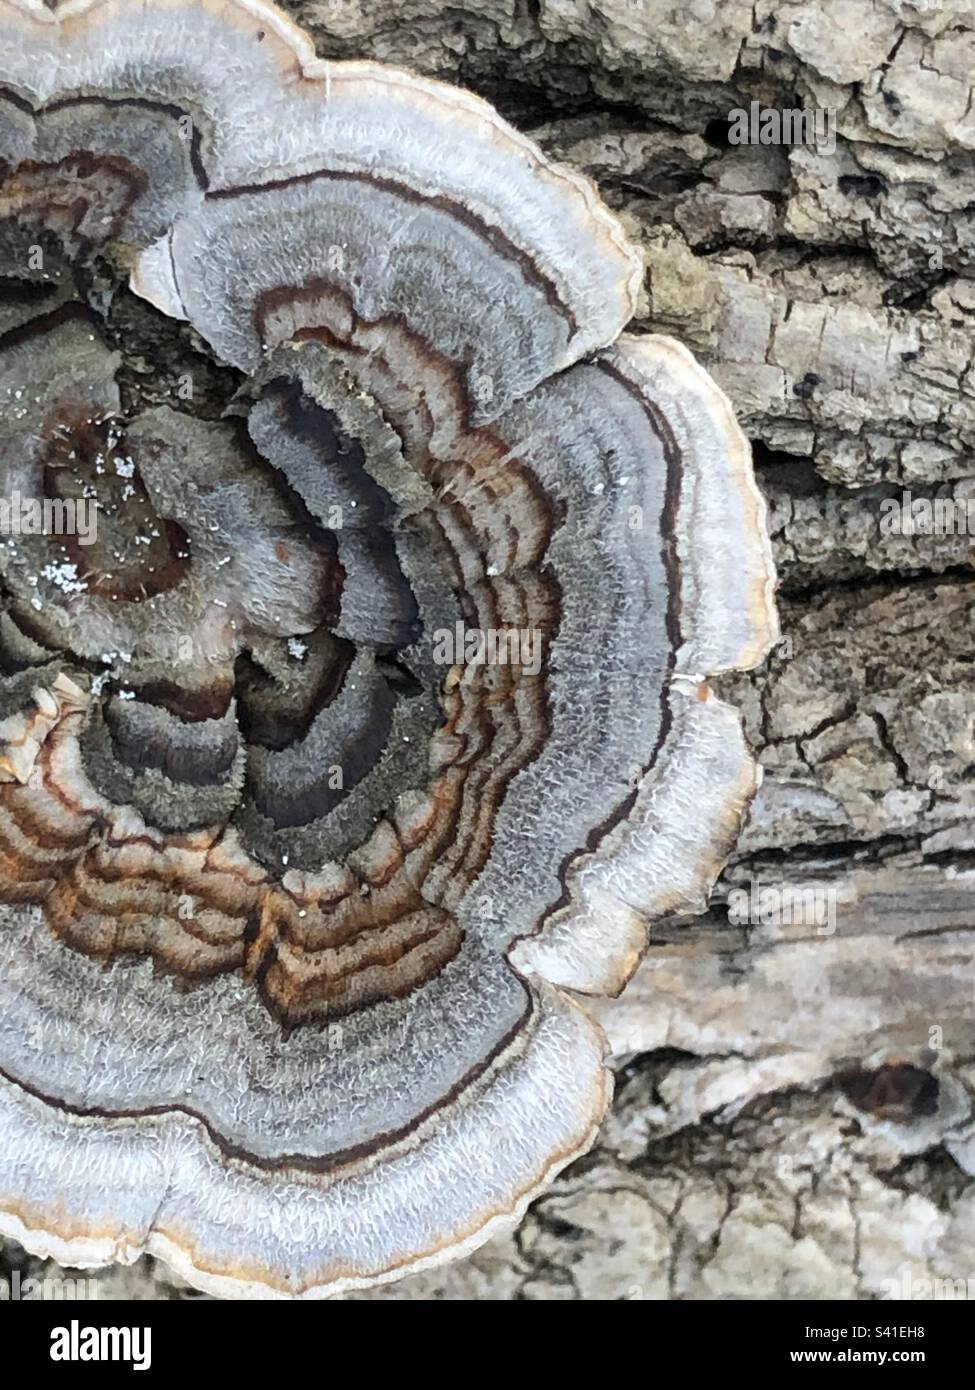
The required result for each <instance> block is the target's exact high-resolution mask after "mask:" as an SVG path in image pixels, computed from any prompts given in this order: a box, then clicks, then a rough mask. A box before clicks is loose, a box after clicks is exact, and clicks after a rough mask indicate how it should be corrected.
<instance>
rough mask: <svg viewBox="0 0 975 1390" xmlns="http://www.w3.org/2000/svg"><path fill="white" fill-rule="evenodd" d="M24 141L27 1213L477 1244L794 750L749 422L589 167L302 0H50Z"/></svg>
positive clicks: (18, 487) (20, 945)
mask: <svg viewBox="0 0 975 1390" xmlns="http://www.w3.org/2000/svg"><path fill="white" fill-rule="evenodd" d="M0 161H2V163H0V275H2V279H0V287H2V295H0V405H2V421H0V475H2V483H0V500H2V504H3V506H5V507H6V508H7V512H6V513H5V517H6V523H7V524H6V525H5V529H6V531H7V533H8V534H7V535H6V536H5V537H3V539H2V544H0V596H2V610H0V901H2V906H0V1232H2V1233H3V1234H5V1235H7V1236H10V1237H13V1238H15V1239H17V1240H19V1241H21V1242H22V1243H23V1244H24V1245H26V1246H27V1247H28V1248H30V1249H32V1250H34V1251H36V1252H39V1253H44V1254H50V1255H52V1256H54V1257H55V1258H57V1259H59V1260H61V1261H62V1262H63V1263H67V1264H72V1265H94V1264H100V1263H104V1262H107V1261H109V1260H113V1259H116V1260H132V1259H134V1258H135V1257H136V1255H137V1254H138V1253H140V1252H141V1251H143V1250H148V1251H149V1252H151V1253H153V1254H155V1255H158V1256H160V1257H162V1258H163V1259H164V1260H166V1261H167V1262H169V1263H170V1264H171V1265H172V1266H173V1267H174V1268H175V1269H176V1270H178V1271H179V1272H180V1273H181V1274H183V1275H184V1276H185V1277H186V1278H187V1279H188V1280H189V1281H190V1282H191V1283H193V1284H195V1285H196V1286H198V1287H199V1288H201V1289H206V1290H209V1291H212V1292H214V1293H217V1294H221V1295H230V1296H233V1295H244V1296H247V1295H251V1296H277V1295H292V1296H298V1295H303V1296H321V1295H322V1294H327V1293H334V1292H340V1291H342V1290H347V1289H353V1288H358V1287H363V1286H365V1285H368V1284H370V1283H374V1282H377V1281H380V1280H382V1279H386V1278H392V1277H396V1276H397V1275H399V1274H402V1273H404V1272H406V1271H408V1270H410V1269H418V1268H421V1267H425V1266H428V1265H431V1264H435V1263H437V1262H440V1261H442V1260H444V1259H446V1258H449V1257H451V1256H453V1255H457V1254H460V1253H463V1252H465V1251H469V1250H471V1249H473V1248H474V1247H475V1246H476V1245H477V1244H479V1243H480V1242H481V1241H483V1240H484V1239H486V1238H487V1237H488V1236H489V1235H490V1234H492V1233H493V1232H495V1231H496V1230H498V1229H499V1228H501V1227H503V1226H504V1225H505V1223H509V1222H512V1221H513V1220H516V1219H517V1218H518V1216H519V1215H520V1213H521V1212H523V1210H524V1209H525V1206H526V1204H527V1203H528V1201H529V1200H530V1199H531V1198H532V1197H533V1195H535V1194H536V1193H537V1192H538V1191H539V1190H540V1188H541V1187H542V1186H543V1185H544V1184H545V1183H546V1182H547V1181H548V1180H550V1178H551V1177H552V1175H553V1174H555V1173H556V1172H557V1171H558V1170H559V1169H560V1168H562V1167H563V1166H564V1165H565V1164H566V1163H568V1162H569V1161H570V1160H571V1159H572V1158H573V1157H575V1156H576V1155H578V1154H580V1153H581V1152H583V1151H584V1150H585V1149H586V1148H587V1146H588V1145H589V1144H590V1143H591V1142H592V1139H593V1137H594V1134H595V1132H596V1128H597V1126H598V1125H599V1122H600V1119H601V1116H602V1115H603V1112H604V1109H605V1106H606V1104H607V1098H608V1094H609V1088H610V1081H609V1077H610V1073H609V1071H608V1069H607V1066H606V1062H605V1058H604V1051H605V1048H604V1040H603V1037H602V1034H601V1033H600V1031H599V1029H598V1028H597V1026H596V1025H595V1024H594V1023H593V1022H592V1021H591V1019H590V1017H589V1015H588V1014H587V1012H586V1011H585V1008H584V1007H582V1004H581V1002H580V1000H581V996H585V995H602V994H611V993H614V992H618V991H619V990H620V989H621V988H622V987H623V985H624V984H625V982H626V980H627V978H628V976H629V975H630V973H631V972H632V971H633V969H634V967H635V965H636V963H637V961H638V959H639V956H640V953H641V951H642V950H643V949H644V947H645V944H646V940H647V932H648V929H649V926H650V924H651V923H652V922H653V920H654V919H655V918H657V917H659V916H661V915H662V914H665V913H670V912H673V911H689V910H694V909H696V908H698V907H700V906H701V905H702V903H703V901H704V899H705V897H706V894H707V892H708V890H709V888H710V886H711V884H712V882H713V880H714V877H715V875H716V874H717V872H718V870H719V868H720V865H721V863H722V862H723V859H724V858H725V857H726V856H727V854H728V852H729V850H730V847H731V846H732V844H733V842H734V837H735V835H736V833H737V830H738V827H739V825H740V821H741V818H742V815H743V813H744V810H745V808H746V806H747V804H748V801H749V799H750V797H751V795H752V794H753V792H754V789H755V785H756V777H757V774H756V770H755V768H754V766H753V763H752V761H751V759H750V757H749V754H748V752H747V750H746V747H745V744H744V741H743V736H742V732H741V728H740V723H739V720H738V717H737V715H736V713H735V712H734V711H733V710H731V709H730V708H728V707H727V706H725V705H724V704H722V703H721V702H720V701H719V700H717V699H716V698H715V697H714V696H713V695H712V694H711V692H710V690H709V688H708V686H707V683H706V682H707V677H708V676H710V675H713V674H715V673H719V672H722V671H726V670H730V669H735V668H747V667H749V666H751V665H754V664H756V663H757V662H759V661H760V660H761V659H762V657H763V656H764V654H765V653H766V652H767V650H768V648H769V646H770V644H771V643H772V641H773V640H774V638H775V615H774V608H773V602H772V591H773V579H774V577H773V572H772V565H771V560H770V554H769V547H768V543H767V540H766V537H765V532H764V510H763V504H762V501H761V498H760V495H759V493H758V491H757V489H756V487H755V484H754V481H753V478H752V474H751V465H750V458H749V451H748V446H747V444H746V441H745V439H744V437H743V435H742V434H741V432H740V431H739V429H738V427H737V425H736V423H735V421H734V418H733V415H732V412H731V409H730V406H729V404H728V402H727V401H726V399H725V398H724V396H723V395H722V393H721V392H720V391H719V390H718V388H717V387H716V386H715V385H714V383H713V382H712V381H711V380H710V378H709V377H708V376H707V374H706V373H705V372H704V370H703V369H701V368H700V367H699V366H698V365H697V364H696V363H695V361H694V359H693V358H692V357H691V355H690V354H689V353H688V352H687V351H686V350H685V349H683V348H682V347H681V346H679V345H678V344H677V343H675V342H673V341H671V340H669V339H667V338H661V337H654V336H632V335H627V334H625V333H624V332H623V330H624V327H625V325H626V323H627V320H628V319H629V318H630V317H631V315H632V312H633V308H634V303H635V296H636V292H637V289H638V286H639V283H640V279H641V274H642V269H641V261H640V257H639V255H638V254H637V252H636V250H635V249H634V248H633V247H632V246H631V245H630V244H629V243H628V242H627V240H626V237H625V235H624V232H623V230H622V228H621V226H620V225H619V223H618V222H617V221H616V219H615V218H614V217H613V215H612V214H611V213H610V212H609V211H608V210H607V209H606V208H605V207H604V206H603V205H602V204H601V202H600V201H599V198H598V196H597V194H596V192H595V190H594V189H593V187H592V186H591V185H590V184H589V183H588V182H587V181H586V180H585V179H584V178H582V177H580V176H579V175H577V174H575V173H573V172H571V171H568V170H566V169H564V168H560V167H558V166H555V165H553V164H551V163H550V162H549V161H548V160H547V159H546V158H545V156H544V155H543V154H542V153H541V151H540V150H539V149H538V148H537V147H536V146H535V145H534V144H532V143H531V142H530V141H529V140H528V139H526V138H525V137H523V136H522V135H520V134H518V133H517V132H516V131H515V130H513V129H512V128H510V127H509V126H508V125H507V124H506V123H505V122H504V121H503V120H502V119H501V118H500V117H499V116H498V115H497V113H496V112H495V111H494V110H493V109H492V108H491V107H489V106H488V105H487V104H485V103H484V102H483V101H481V100H479V99H477V98H475V97H473V96H470V95H468V94H467V93H465V92H463V91H459V90H455V89H453V88H449V87H447V86H444V85H441V84H439V83H436V82H432V81H427V80H425V79H422V78H420V77H418V76H414V75H411V74H409V73H405V72H400V71H395V70H391V69H387V68H384V67H382V66H380V65H376V64H372V63H326V62H324V61H321V60H319V59H316V57H315V55H314V52H313V49H312V46H311V44H310V42H309V41H308V40H307V38H306V37H305V36H304V35H303V34H302V33H301V32H300V31H299V30H297V29H296V28H295V27H294V26H293V25H292V24H291V23H290V21H288V20H287V19H286V18H285V17H284V16H283V15H282V14H281V13H280V12H278V11H277V10H275V9H274V8H273V7H272V6H270V5H268V4H266V3H263V0H220V3H216V0H202V3H200V0H192V3H191V0H68V3H64V4H61V5H59V6H58V5H54V6H50V7H49V6H47V5H45V4H42V3H40V0H0ZM146 301H147V302H146ZM120 306H121V308H120ZM126 306H127V311H132V312H134V309H133V306H135V307H136V308H137V309H138V312H139V313H141V314H143V315H144V316H150V317H151V319H152V323H153V325H154V326H155V330H156V331H158V334H159V335H160V336H159V337H158V338H157V341H160V342H161V341H163V340H164V339H165V334H166V333H169V334H171V335H173V336H171V338H170V339H165V341H167V342H168V341H171V342H173V343H178V344H179V345H180V348H179V350H180V351H181V352H184V353H187V354H190V356H191V357H192V358H193V360H194V361H197V362H199V361H204V360H206V361H208V362H209V363H210V366H211V368H212V370H213V371H215V372H219V373H222V374H223V375H222V377H221V380H225V381H229V382H230V388H229V389H227V390H226V391H225V392H224V397H225V398H222V399H221V400H220V401H219V402H218V403H217V405H216V407H213V405H212V401H211V403H210V408H209V409H207V408H204V407H203V406H201V404H200V402H199V401H198V400H194V399H192V397H191V394H190V395H181V394H180V393H179V392H177V391H174V390H167V389H166V387H165V385H164V387H163V388H161V389H159V390H157V391H156V394H155V395H154V396H153V394H152V391H151V389H144V388H143V387H142V386H139V385H138V383H139V382H140V381H141V380H142V378H141V377H140V376H139V373H140V372H141V373H143V374H144V373H145V371H146V364H145V362H144V361H143V362H140V361H139V360H137V359H138V352H137V350H136V345H135V344H134V342H133V337H132V334H131V333H127V332H126V331H125V328H124V319H123V320H122V321H121V322H122V327H120V320H119V318H118V317H117V316H118V314H119V313H120V312H121V309H125V308H126ZM150 306H152V307H150ZM204 349H205V350H206V353H207V354H208V357H206V358H205V357H204ZM190 375H191V376H192V373H190ZM134 382H135V383H136V385H134V384H133V383H134ZM28 504H29V505H28ZM18 507H19V510H18ZM86 507H89V508H94V511H93V517H94V521H95V522H97V525H95V524H92V525H91V527H90V528H89V532H88V533H87V534H85V533H84V530H83V528H82V526H81V525H80V524H78V523H79V518H80V517H82V515H83V513H84V509H85V508H86ZM45 509H46V510H45ZM38 515H40V516H41V523H40V524H33V523H36V522H37V518H38ZM72 518H73V519H74V523H75V524H74V526H73V528H72V526H71V525H70V524H69V523H70V522H71V520H72ZM32 519H33V523H32ZM15 523H16V524H15ZM48 523H53V524H48Z"/></svg>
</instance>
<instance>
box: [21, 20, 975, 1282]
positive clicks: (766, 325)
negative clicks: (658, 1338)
mask: <svg viewBox="0 0 975 1390" xmlns="http://www.w3.org/2000/svg"><path fill="white" fill-rule="evenodd" d="M286 8H287V9H288V10H289V11H290V12H291V13H292V14H293V15H294V16H295V17H296V18H297V19H298V20H299V21H300V22H301V23H302V24H303V25H304V26H305V27H306V28H308V29H309V30H310V32H311V33H312V34H313V35H314V37H315V39H316V42H317V44H318V48H319V51H320V52H321V53H322V54H323V55H325V56H328V57H335V58H347V57H375V58H378V59H381V60H383V61H387V62H392V63H397V64H400V65H407V66H411V67H414V68H417V69H419V70H420V71H422V72H425V73H428V74H431V75H434V76H438V77H441V78H446V79H448V80H452V81H457V82H460V83H462V84H464V85H466V86H468V87H472V88H474V89H475V90H477V91H479V92H481V93H482V94H483V95H485V96H486V97H488V98H489V99H490V100H491V101H493V102H494V103H495V104H496V105H498V106H499V107H500V109H501V110H502V111H503V112H504V114H505V115H507V116H508V117H509V118H510V119H511V120H513V121H514V122H515V123H516V124H517V125H519V126H520V127H521V128H522V129H525V130H527V131H528V132H529V133H531V134H532V135H533V136H534V137H535V138H536V139H538V140H539V141H540V142H541V144H542V145H543V146H544V147H545V148H546V149H547V150H548V151H549V152H550V153H552V154H554V155H555V156H557V157H558V158H560V159H563V160H565V161H566V162H568V163H570V164H572V165H574V166H575V167H577V168H579V169H581V170H583V171H585V172H586V173H588V174H590V175H591V176H592V177H593V178H594V179H595V180H596V182H597V183H598V185H599V187H600V189H601V191H602V194H603V197H604V198H605V200H606V201H607V202H608V203H609V204H610V205H611V206H613V207H614V208H615V209H617V210H618V211H619V212H620V213H621V214H622V216H623V218H624V220H625V222H626V224H627V226H628V228H629V230H630V231H631V233H632V234H633V236H634V238H635V239H636V240H637V241H638V242H639V244H640V245H642V247H643V248H644V249H645V252H646V258H647V268H648V275H647V282H646V291H645V297H644V301H643V304H642V306H641V312H640V315H639V319H638V321H637V324H636V327H637V328H638V329H646V330H652V331H657V332H666V333H670V334H672V335H674V336H676V337H678V338H680V339H681V340H682V341H684V342H685V343H687V344H688V345H689V346H690V347H691V348H692V349H694V350H695V351H696V352H697V353H698V355H699V356H700V357H701V358H702V360H703V361H704V362H705V363H706V364H707V365H708V367H709V368H710V370H711V371H712V372H713V374H714V375H715V376H716V378H717V379H718V380H719V381H720V382H721V384H722V385H723V386H724V387H725V389H726V390H727V391H728V393H729V395H730V396H731V398H732V400H733V402H734V404H735V407H736V409H737V411H738V414H739V417H740V419H741V420H742V422H743V425H744V427H745V429H746V431H747V432H748V434H749V435H750V437H751V439H752V441H753V445H754V450H755V458H756V466H757V472H758V476H759V480H760V482H761V484H762V487H763V489H764V491H765V493H766V495H767V497H768V499H769V503H770V525H771V529H772V534H773V539H774V544H775V552H776V560H777V564H778V567H779V572H780V577H781V612H782V619H783V634H784V636H783V641H782V644H781V646H780V647H779V648H778V649H777V650H776V652H775V653H774V654H773V656H772V658H771V659H770V660H769V662H767V663H766V665H765V666H764V667H763V668H761V669H760V670H758V671H756V672H754V673H752V674H750V675H748V676H744V677H736V678H734V679H730V680H727V681H726V682H724V684H723V687H722V688H721V690H720V693H721V694H722V695H723V696H724V697H725V698H727V699H728V700H730V701H731V702H732V703H735V704H737V705H739V706H740V707H741V708H742V710H743V712H744V718H745V722H746V729H747V732H748V735H749V737H750V739H751V741H752V744H753V746H754V747H755V749H756V751H757V753H758V755H759V757H760V759H761V762H762V764H763V766H764V769H765V781H764V785H763V787H762V790H761V792H760V793H759V796H758V798H757V800H756V802H755V804H754V807H753V810H752V815H751V820H750V824H749V826H748V828H747V830H746V832H745V834H744V836H743V838H742V841H741V843H740V846H739V849H738V852H737V854H736V856H735V858H734V860H733V861H732V863H731V864H730V866H729V868H728V870H727V872H726V873H725V875H724V876H723V878H722V880H721V882H720V883H719V885H718V888H717V890H716V893H715V898H714V902H713V904H712V907H711V910H710V911H709V912H708V913H707V914H706V915H705V916H703V917H700V918H697V919H696V920H693V921H674V922H672V923H668V924H666V925H665V926H664V927H663V928H661V929H660V930H658V931H655V934H654V941H653V944H652V946H651V949H650V951H649V954H648V956H647V958H646V960H645V962H644V964H643V965H642V966H641V967H640V969H639V971H638V973H637V975H636V977H635V979H634V980H633V982H632V983H631V985H630V986H629V987H628V989H627V990H626V992H625V993H624V994H623V996H622V997H621V998H620V999H619V1000H617V1001H611V1002H608V1003H604V1004H600V1005H596V1006H594V1011H595V1012H596V1013H597V1014H598V1015H599V1017H600V1018H601V1019H602V1021H603V1023H604V1024H605V1026H606V1028H607V1031H608V1033H609V1036H610V1039H611V1042H612V1044H613V1047H614V1051H615V1054H616V1056H617V1059H618V1062H619V1071H618V1088H617V1097H616V1102H615V1105H614V1109H613V1112H612V1114H611V1116H610V1118H609V1119H608V1121H607V1123H606V1125H605V1127H604V1132H603V1135H602V1138H601V1140H600V1143H599V1145H598V1146H597V1148H596V1149H595V1150H594V1152H593V1153H592V1154H591V1155H590V1156H589V1157H587V1158H586V1159H584V1160H582V1161H581V1162H580V1163H578V1164H576V1165H575V1166H574V1168H573V1169H572V1170H570V1171H569V1173H567V1174H566V1175H564V1176H563V1178H562V1179H560V1181H559V1182H558V1183H557V1184H556V1186H555V1187H554V1188H553V1189H552V1190H551V1191H550V1193H549V1194H547V1195H546V1196H545V1197H543V1198H542V1199H541V1200H540V1201H539V1202H537V1203H536V1205H535V1206H534V1208H533V1209H532V1211H531V1212H530V1213H529V1215H528V1217H527V1218H526V1220H525V1221H524V1223H523V1224H522V1227H521V1229H520V1230H519V1231H518V1232H517V1233H516V1234H515V1235H514V1236H512V1237H510V1238H508V1239H505V1240H501V1241H496V1242H493V1243H492V1244H490V1245H489V1246H487V1247H485V1248H484V1249H483V1250H482V1251H481V1252H479V1253H478V1254H476V1255H475V1256H474V1257H473V1258H471V1259H469V1260H467V1261H464V1262H462V1263H460V1264H458V1265H454V1266H450V1267H448V1268H447V1269H445V1270H441V1271H437V1272H433V1273H430V1274H427V1275H421V1276H417V1277H414V1278H412V1279H408V1280H406V1281H404V1282H402V1283H400V1284H397V1285H395V1286H392V1287H389V1288H385V1289H383V1290H379V1291H376V1292H374V1293H371V1294H365V1295H361V1296H362V1297H367V1298H422V1297H431V1296H436V1297H448V1298H452V1297H466V1296H471V1295H476V1296H479V1297H486V1298H495V1299H507V1298H514V1297H530V1298H552V1297H565V1298H580V1297H582V1298H586V1297H598V1298H603V1297H609V1298H712V1297H730V1298H749V1297H769V1298H803V1297H813V1298H817V1297H824V1298H877V1297H883V1296H896V1297H909V1298H910V1297H924V1296H931V1294H933V1293H936V1292H937V1286H936V1285H935V1284H933V1283H931V1282H930V1281H933V1280H938V1279H941V1280H944V1279H952V1280H958V1279H962V1280H968V1279H969V1278H970V1277H975V1122H973V1119H972V1102H971V1098H972V1093H973V1089H975V1010H973V997H972V996H973V976H975V971H973V961H975V911H973V902H975V824H973V806H975V665H973V643H972V636H971V634H972V601H973V597H975V587H973V579H972V556H973V548H972V538H971V535H968V534H950V533H949V534H941V535H926V534H916V535H903V534H901V535H898V534H891V535H887V534H885V533H884V527H883V525H882V522H883V518H884V515H885V511H886V509H885V507H884V503H885V502H886V503H888V505H889V504H890V503H891V502H897V503H898V504H900V503H901V502H903V501H904V493H905V491H909V492H910V494H911V499H912V500H915V501H916V500H928V501H930V500H933V499H935V498H942V499H952V500H956V501H961V502H964V501H965V500H966V499H967V498H968V497H969V496H973V497H975V483H973V481H972V474H973V472H975V470H973V469H972V467H971V450H972V444H973V440H975V336H973V326H975V278H973V276H975V269H973V267H975V111H973V89H972V85H971V84H972V73H973V72H975V21H973V19H972V14H971V8H970V6H969V5H967V4H961V3H959V4H957V5H952V4H951V3H946V4H934V5H926V6H925V5H921V4H917V5H914V6H912V5H909V4H907V3H902V2H901V0H875V3H873V4H872V5H871V6H866V5H864V4H863V3H862V0H797V2H796V3H792V0H758V3H754V4H753V3H750V0H749V3H746V2H745V0H690V3H688V4H686V5H685V4H680V5H678V4H676V3H674V2H673V0H461V3H458V4H454V5H449V6H444V5H440V4H437V3H434V2H433V0H319V2H318V3H316V2H315V0H308V2H307V3H306V2H305V0H298V2H297V3H294V2H292V3H290V4H286ZM752 101H758V102H760V103H762V105H763V106H764V105H775V106H778V107H820V108H825V107H828V108H831V109H832V110H834V111H835V113H836V123H837V128H838V132H839V134H838V138H837V140H836V143H835V149H834V150H832V151H828V150H826V149H824V148H812V147H809V146H794V147H791V148H789V147H783V146H774V145H768V146H762V145H754V146H752V145H741V146H735V145H732V144H730V143H729V141H728V134H729V118H730V113H731V112H732V111H733V110H734V109H736V108H746V109H747V108H749V105H750V103H751V102H752ZM972 512H973V514H975V503H973V507H972ZM763 890H765V897H764V898H763V897H762V893H763ZM768 890H772V891H771V893H769V891H768ZM776 895H777V896H776ZM790 902H791V904H792V908H791V910H790V908H789V906H788V905H789V904H790ZM763 903H764V904H765V908H763ZM769 904H771V906H769ZM766 908H767V910H766ZM790 918H791V919H792V920H789V919H790ZM2 1258H3V1259H5V1260H6V1262H7V1263H8V1264H9V1263H10V1262H19V1263H24V1262H25V1260H26V1257H24V1256H23V1254H22V1252H18V1251H17V1250H16V1249H14V1248H12V1247H8V1248H7V1251H6V1253H5V1255H3V1257H2ZM100 1277H101V1278H103V1279H104V1281H105V1284H106V1289H105V1293H106V1295H108V1294H110V1293H111V1292H115V1293H119V1292H124V1291H129V1290H132V1289H138V1290H140V1291H141V1292H142V1294H143V1296H146V1295H148V1296H152V1297H170V1296H178V1295H179V1294H180V1292H186V1291H184V1290H181V1289H180V1288H179V1287H177V1283H176V1281H175V1280H174V1279H173V1278H172V1276H170V1275H169V1274H168V1273H167V1271H165V1270H164V1269H163V1268H161V1267H159V1266H153V1265H152V1263H151V1262H149V1261H142V1262H141V1263H140V1264H139V1265H138V1266H136V1267H134V1268H133V1269H131V1270H114V1271H106V1272H105V1273H104V1275H102V1276H100ZM923 1281H929V1282H928V1284H925V1283H924V1282H923Z"/></svg>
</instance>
